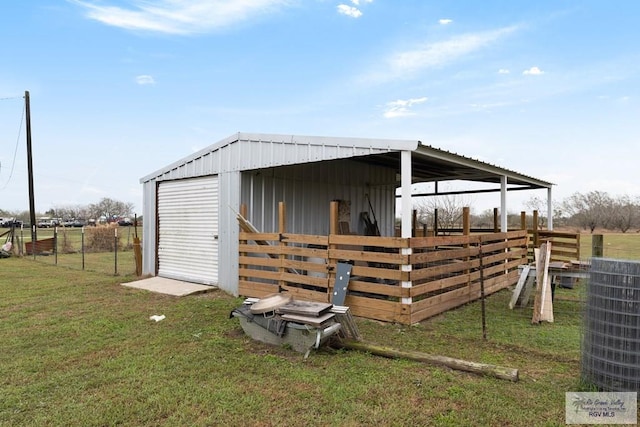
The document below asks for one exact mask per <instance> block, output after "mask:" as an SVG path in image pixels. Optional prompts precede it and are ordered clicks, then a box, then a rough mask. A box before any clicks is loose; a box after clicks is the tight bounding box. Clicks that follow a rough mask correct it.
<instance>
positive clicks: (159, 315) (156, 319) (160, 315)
mask: <svg viewBox="0 0 640 427" xmlns="http://www.w3.org/2000/svg"><path fill="white" fill-rule="evenodd" d="M165 318H166V317H165V315H164V314H154V315H153V316H151V317H149V320H155V321H156V322H159V321H161V320H164V319H165Z"/></svg>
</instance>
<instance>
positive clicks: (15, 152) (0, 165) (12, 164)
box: [0, 98, 25, 190]
mask: <svg viewBox="0 0 640 427" xmlns="http://www.w3.org/2000/svg"><path fill="white" fill-rule="evenodd" d="M4 99H9V98H4ZM14 99H15V98H14ZM24 114H25V108H23V109H22V117H21V118H20V127H19V128H18V137H17V138H16V148H15V149H14V150H13V160H12V162H11V172H9V178H7V182H5V184H4V185H3V186H2V190H4V189H5V188H7V186H8V185H9V182H11V177H12V176H13V169H14V168H15V166H16V157H17V155H18V144H19V143H20V135H21V134H22V124H23V123H24ZM1 170H2V164H0V171H1Z"/></svg>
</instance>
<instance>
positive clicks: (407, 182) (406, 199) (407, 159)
mask: <svg viewBox="0 0 640 427" xmlns="http://www.w3.org/2000/svg"><path fill="white" fill-rule="evenodd" d="M400 175H401V176H400V182H401V185H402V190H401V192H400V194H401V196H402V202H401V204H402V207H401V211H400V212H401V213H402V225H401V229H400V237H402V238H408V239H410V238H411V215H410V212H411V208H412V206H411V175H412V171H411V151H408V150H404V151H403V152H402V153H401V154H400ZM411 252H412V250H411V248H410V247H409V248H402V249H400V253H401V254H402V255H405V256H406V258H407V259H410V257H411ZM400 269H401V271H403V272H407V273H406V277H407V278H408V279H409V280H403V281H402V282H401V287H403V288H411V287H412V282H411V270H412V267H411V262H410V261H409V262H408V263H407V264H402V265H401V266H400ZM412 302H413V298H412V297H402V304H408V305H411V303H412Z"/></svg>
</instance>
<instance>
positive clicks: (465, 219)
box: [462, 206, 471, 236]
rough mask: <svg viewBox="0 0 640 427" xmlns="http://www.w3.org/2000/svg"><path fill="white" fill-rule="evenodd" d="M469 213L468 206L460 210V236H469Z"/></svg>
mask: <svg viewBox="0 0 640 427" xmlns="http://www.w3.org/2000/svg"><path fill="white" fill-rule="evenodd" d="M470 212H471V211H470V209H469V206H465V207H463V208H462V234H464V235H465V236H468V235H469V234H471V220H470Z"/></svg>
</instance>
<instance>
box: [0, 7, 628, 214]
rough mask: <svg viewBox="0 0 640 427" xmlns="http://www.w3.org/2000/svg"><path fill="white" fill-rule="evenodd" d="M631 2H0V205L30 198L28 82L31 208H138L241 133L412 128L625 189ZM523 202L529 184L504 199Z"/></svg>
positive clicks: (419, 134) (482, 153)
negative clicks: (174, 169)
mask: <svg viewBox="0 0 640 427" xmlns="http://www.w3.org/2000/svg"><path fill="white" fill-rule="evenodd" d="M638 16H640V2H636V1H608V2H605V1H589V0H585V1H557V0H553V1H551V0H548V1H547V0H540V1H535V2H525V1H507V0H504V1H492V0H487V1H482V2H477V1H463V0H460V1H455V2H453V1H444V0H434V1H423V0H394V1H391V0H359V1H356V0H350V1H347V0H344V1H332V0H236V1H233V0H231V1H222V0H182V1H180V0H146V1H142V0H58V1H55V2H52V1H50V0H29V1H20V2H16V1H14V2H6V4H3V11H2V14H0V39H1V40H2V43H0V58H2V59H1V61H2V63H1V65H0V208H2V209H5V210H23V209H27V208H28V206H29V203H28V186H27V162H26V149H25V145H26V144H25V142H24V141H25V135H24V124H23V123H22V122H21V119H22V110H23V99H22V98H23V95H24V91H25V90H28V91H29V92H30V96H31V121H32V135H33V162H34V170H35V175H34V181H35V190H36V191H35V193H36V194H35V196H36V210H38V211H39V212H44V211H45V210H47V209H50V208H52V207H62V206H75V205H85V204H89V203H94V202H97V201H99V200H100V199H101V198H103V197H110V198H113V199H116V200H121V201H126V202H131V203H133V204H134V205H135V211H136V212H138V213H140V212H141V211H142V186H141V185H140V184H139V179H140V178H141V177H142V176H145V175H147V174H149V173H151V172H153V171H155V170H156V169H159V168H161V167H163V166H165V165H167V164H169V163H172V162H174V161H176V160H178V159H180V158H182V157H184V156H187V155H189V154H190V153H192V152H194V151H196V150H199V149H202V148H204V147H206V146H208V145H210V144H213V143H215V142H217V141H219V140H220V139H223V138H225V137H227V136H229V135H231V134H233V133H235V132H238V131H241V132H259V133H284V134H303V135H324V136H354V137H373V138H400V139H418V140H421V141H422V142H423V143H426V144H430V145H433V146H435V147H438V148H442V149H445V150H449V151H452V152H456V153H459V154H463V155H465V156H470V157H474V158H477V159H479V160H482V161H486V162H489V163H493V164H497V165H498V166H502V167H505V168H508V169H512V170H515V171H518V172H521V173H525V174H528V175H531V176H534V177H536V178H540V179H544V180H547V181H550V182H553V183H555V184H556V186H555V187H554V190H553V191H554V199H555V200H556V201H561V200H562V199H563V198H565V197H567V196H569V195H571V194H573V193H575V192H588V191H592V190H600V191H606V192H608V193H609V194H611V195H629V196H633V197H635V196H637V195H639V194H640V190H639V189H638V187H637V183H638V182H639V181H640V179H639V178H640V168H638V166H637V162H638V160H639V159H640V144H639V137H640V120H639V118H640V108H639V105H640V104H639V101H640V97H639V95H640V93H639V92H640V89H639V88H640V44H639V41H640V29H639V25H638V23H637V17H638ZM14 159H15V160H14ZM511 194H513V196H512V195H511ZM482 197H484V196H482ZM491 197H492V199H491V200H485V199H483V198H480V197H478V198H475V197H474V198H473V199H472V200H471V201H472V202H473V203H475V204H476V206H475V207H474V211H476V212H479V211H481V210H483V209H487V208H490V207H493V206H495V207H497V206H499V196H498V195H495V196H491ZM531 197H541V198H544V197H546V194H545V193H544V192H542V193H537V192H514V193H510V195H509V199H508V200H509V204H508V209H509V210H510V211H513V212H519V211H520V210H521V209H523V205H522V204H523V202H524V201H526V200H528V199H529V198H531Z"/></svg>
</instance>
